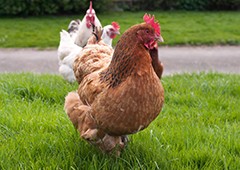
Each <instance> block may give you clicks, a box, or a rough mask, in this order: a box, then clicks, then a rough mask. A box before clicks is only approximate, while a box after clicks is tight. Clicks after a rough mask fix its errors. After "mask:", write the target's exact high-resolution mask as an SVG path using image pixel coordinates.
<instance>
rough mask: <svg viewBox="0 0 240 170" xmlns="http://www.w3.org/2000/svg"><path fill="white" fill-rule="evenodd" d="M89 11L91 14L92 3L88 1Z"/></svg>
mask: <svg viewBox="0 0 240 170" xmlns="http://www.w3.org/2000/svg"><path fill="white" fill-rule="evenodd" d="M89 10H90V13H92V1H90V5H89Z"/></svg>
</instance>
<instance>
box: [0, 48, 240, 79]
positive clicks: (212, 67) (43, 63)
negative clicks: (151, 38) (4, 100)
mask: <svg viewBox="0 0 240 170" xmlns="http://www.w3.org/2000/svg"><path fill="white" fill-rule="evenodd" d="M159 56H160V58H161V61H162V62H163V64H164V66H165V67H164V68H165V70H164V75H170V74H175V73H183V72H199V71H213V72H222V73H238V74H240V46H215V47H161V48H159ZM23 71H24V72H25V71H27V72H35V73H51V74H58V59H57V52H56V49H51V50H44V51H41V50H36V49H0V72H23Z"/></svg>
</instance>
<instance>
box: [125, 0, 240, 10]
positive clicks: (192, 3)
mask: <svg viewBox="0 0 240 170" xmlns="http://www.w3.org/2000/svg"><path fill="white" fill-rule="evenodd" d="M128 9H129V10H158V9H162V10H239V9H240V0H157V1H156V0H148V1H146V0H133V3H132V6H131V7H129V8H128Z"/></svg>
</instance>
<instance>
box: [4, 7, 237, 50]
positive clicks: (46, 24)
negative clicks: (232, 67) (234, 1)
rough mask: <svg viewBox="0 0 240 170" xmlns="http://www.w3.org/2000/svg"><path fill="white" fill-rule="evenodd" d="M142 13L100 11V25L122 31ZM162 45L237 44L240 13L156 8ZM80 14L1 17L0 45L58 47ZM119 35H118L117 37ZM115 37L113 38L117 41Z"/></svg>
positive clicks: (139, 21)
mask: <svg viewBox="0 0 240 170" xmlns="http://www.w3.org/2000/svg"><path fill="white" fill-rule="evenodd" d="M144 13H145V12H135V13H130V12H113V13H105V14H99V15H98V17H99V18H100V20H101V22H102V25H107V24H110V23H111V22H112V21H117V22H119V24H120V25H121V33H123V32H124V31H125V30H126V29H127V28H129V27H130V26H132V25H134V24H137V23H141V22H143V20H142V17H143V15H144ZM149 13H150V14H155V16H156V18H157V19H158V20H159V22H160V24H161V28H162V35H163V37H164V39H165V43H164V44H165V45H239V44H240V29H239V25H240V12H184V11H171V12H165V11H162V12H161V11H160V12H159V11H155V12H149ZM82 17H83V15H80V16H49V17H30V18H6V17H5V18H0V47H37V48H47V47H57V46H58V43H59V32H60V31H61V29H66V28H67V26H68V24H69V22H70V21H71V20H72V19H76V18H80V19H82ZM118 38H119V36H118ZM118 38H116V39H115V40H114V45H115V44H116V42H117V40H118Z"/></svg>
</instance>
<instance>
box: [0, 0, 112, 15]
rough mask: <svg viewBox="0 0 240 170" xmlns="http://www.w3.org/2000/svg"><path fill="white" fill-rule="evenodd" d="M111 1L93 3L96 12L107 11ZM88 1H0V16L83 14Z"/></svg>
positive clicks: (102, 0)
mask: <svg viewBox="0 0 240 170" xmlns="http://www.w3.org/2000/svg"><path fill="white" fill-rule="evenodd" d="M110 2H111V0H101V1H94V2H93V5H94V9H95V10H96V11H104V10H106V9H107V6H108V4H109V3H110ZM88 7H89V0H0V15H18V16H34V15H52V14H79V13H85V12H86V9H88Z"/></svg>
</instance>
